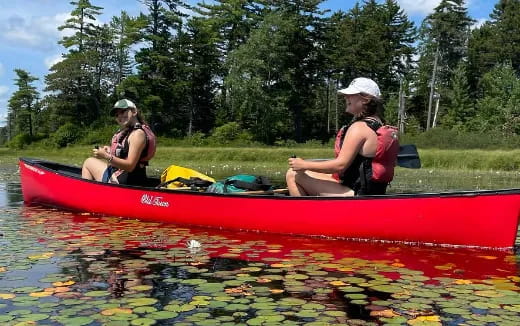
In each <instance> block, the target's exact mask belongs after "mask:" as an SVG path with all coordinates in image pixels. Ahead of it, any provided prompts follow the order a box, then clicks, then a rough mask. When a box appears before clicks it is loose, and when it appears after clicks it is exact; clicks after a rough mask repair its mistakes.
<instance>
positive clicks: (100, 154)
mask: <svg viewBox="0 0 520 326" xmlns="http://www.w3.org/2000/svg"><path fill="white" fill-rule="evenodd" d="M96 147H97V146H96ZM92 156H94V157H95V158H100V159H105V160H108V159H109V158H110V148H109V147H108V146H103V148H94V149H93V150H92Z"/></svg>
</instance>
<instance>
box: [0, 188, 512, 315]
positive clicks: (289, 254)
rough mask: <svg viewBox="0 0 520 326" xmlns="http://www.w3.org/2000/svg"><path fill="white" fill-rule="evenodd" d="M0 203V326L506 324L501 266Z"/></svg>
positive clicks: (408, 250) (506, 260)
mask: <svg viewBox="0 0 520 326" xmlns="http://www.w3.org/2000/svg"><path fill="white" fill-rule="evenodd" d="M0 189H5V190H4V192H6V191H7V192H8V193H9V194H7V195H6V197H5V198H7V199H6V204H5V205H4V207H2V208H0V210H1V211H0V212H1V215H0V234H1V236H0V242H1V245H2V247H1V248H2V250H1V251H0V322H1V323H2V324H5V323H7V324H13V325H15V324H18V323H24V322H25V323H30V322H38V324H42V325H62V324H63V325H72V324H74V325H102V324H110V323H112V324H118V325H119V324H125V325H152V324H158V325H171V324H173V323H175V324H176V325H219V324H222V325H245V324H247V325H264V324H265V325H280V324H284V325H286V324H288V325H328V324H340V323H341V324H352V325H354V324H364V325H366V324H370V323H373V324H376V323H387V322H392V323H397V324H399V323H409V324H412V325H413V324H425V323H426V324H428V325H436V324H438V325H441V324H445V325H457V324H462V323H467V324H481V325H487V324H489V325H492V324H493V323H500V324H504V325H506V324H512V325H515V324H516V325H517V324H519V323H520V295H519V292H520V288H519V287H518V286H519V281H520V278H519V276H518V270H517V263H516V257H515V255H514V253H512V252H503V251H483V250H477V249H453V248H439V247H421V246H407V245H399V244H382V243H361V242H348V241H339V240H326V239H311V238H303V237H288V236H280V235H269V234H256V233H245V232H225V231H217V230H208V229H199V228H187V227H177V226H175V225H171V224H170V225H165V224H160V223H144V222H140V221H135V220H128V219H119V218H113V217H95V216H91V215H89V214H72V213H69V212H64V211H59V210H52V209H44V208H38V207H23V206H21V205H20V199H21V198H20V192H19V185H14V186H6V187H4V188H0ZM10 192H12V193H10ZM197 243H199V244H200V246H198V245H196V244H197Z"/></svg>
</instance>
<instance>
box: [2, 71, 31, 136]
mask: <svg viewBox="0 0 520 326" xmlns="http://www.w3.org/2000/svg"><path fill="white" fill-rule="evenodd" d="M14 71H15V73H16V75H17V77H16V79H15V85H16V86H18V90H16V91H15V92H14V93H13V95H12V96H11V98H10V99H9V104H8V120H9V121H8V122H9V125H10V126H11V128H13V127H14V128H13V129H14V133H12V134H11V136H15V135H17V134H20V133H27V134H28V135H29V136H30V138H31V139H32V138H33V136H34V118H35V115H36V114H37V113H38V110H39V106H38V98H39V92H38V91H37V90H36V87H35V86H34V85H32V83H33V82H35V81H37V80H38V78H36V77H34V76H31V75H30V74H29V73H28V72H27V71H25V70H22V69H15V70H14Z"/></svg>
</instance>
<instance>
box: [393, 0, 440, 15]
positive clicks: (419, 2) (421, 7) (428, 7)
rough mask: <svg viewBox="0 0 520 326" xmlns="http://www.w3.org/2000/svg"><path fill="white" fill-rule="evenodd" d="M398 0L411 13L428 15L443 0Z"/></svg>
mask: <svg viewBox="0 0 520 326" xmlns="http://www.w3.org/2000/svg"><path fill="white" fill-rule="evenodd" d="M397 2H398V3H399V5H400V6H401V8H403V9H404V11H406V12H407V13H408V14H409V15H414V14H421V15H428V14H430V13H431V12H432V11H433V9H434V8H435V7H437V6H438V5H439V3H441V0H397Z"/></svg>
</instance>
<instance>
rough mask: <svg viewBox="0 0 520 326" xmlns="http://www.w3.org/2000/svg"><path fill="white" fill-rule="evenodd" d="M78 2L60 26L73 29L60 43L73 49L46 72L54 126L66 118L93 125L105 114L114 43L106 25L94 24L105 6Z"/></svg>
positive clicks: (48, 97)
mask: <svg viewBox="0 0 520 326" xmlns="http://www.w3.org/2000/svg"><path fill="white" fill-rule="evenodd" d="M71 4H72V5H74V6H76V7H75V8H74V9H73V10H72V12H71V18H69V19H68V20H67V21H66V22H65V24H64V25H62V26H60V27H58V29H59V30H72V31H73V35H72V36H65V37H64V38H63V39H62V40H61V41H59V43H60V44H62V45H63V46H65V47H66V48H67V49H69V52H68V53H66V54H64V55H63V60H62V61H61V62H58V63H57V64H55V65H54V66H52V67H51V68H50V73H49V74H48V75H47V76H45V81H46V85H47V87H46V89H45V90H46V91H49V92H52V93H53V94H52V95H49V96H47V99H46V102H47V103H48V104H49V106H48V108H47V109H48V110H53V111H54V112H53V113H52V114H51V116H53V117H55V118H56V119H53V120H52V121H51V123H53V124H54V128H55V129H57V127H58V126H60V125H62V124H63V123H66V122H74V123H79V124H82V125H89V124H91V123H92V122H93V121H95V120H96V119H99V118H100V117H101V116H102V115H101V113H102V110H101V105H102V102H103V97H104V95H103V91H102V90H101V84H102V81H103V80H104V75H103V73H104V69H105V67H106V60H107V57H106V53H105V52H104V51H109V49H108V48H109V46H110V44H111V42H110V40H109V39H108V35H107V34H106V28H103V27H100V26H97V25H95V24H94V22H95V21H96V16H98V15H100V14H101V9H103V8H101V7H97V6H94V5H92V4H91V3H90V1H89V0H79V1H76V2H75V1H72V2H71Z"/></svg>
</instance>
